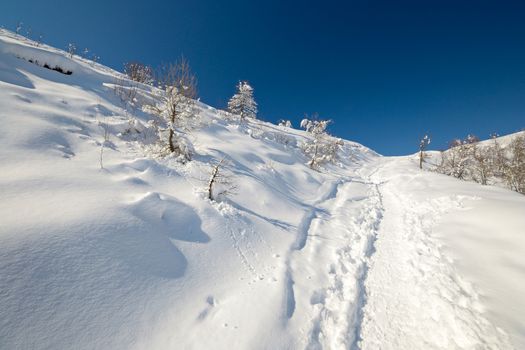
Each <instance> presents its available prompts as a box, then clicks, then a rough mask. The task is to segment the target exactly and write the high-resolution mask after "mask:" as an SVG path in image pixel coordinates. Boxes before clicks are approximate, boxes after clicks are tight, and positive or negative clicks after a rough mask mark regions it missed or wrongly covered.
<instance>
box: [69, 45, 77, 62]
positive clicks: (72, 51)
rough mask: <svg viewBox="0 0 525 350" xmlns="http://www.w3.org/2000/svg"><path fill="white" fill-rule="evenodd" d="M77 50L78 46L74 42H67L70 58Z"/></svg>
mask: <svg viewBox="0 0 525 350" xmlns="http://www.w3.org/2000/svg"><path fill="white" fill-rule="evenodd" d="M76 52H77V47H76V46H75V44H73V43H69V44H67V53H68V54H69V58H73V56H74V55H75V53H76Z"/></svg>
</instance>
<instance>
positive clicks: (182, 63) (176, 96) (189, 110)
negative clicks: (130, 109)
mask: <svg viewBox="0 0 525 350" xmlns="http://www.w3.org/2000/svg"><path fill="white" fill-rule="evenodd" d="M157 80H158V85H159V87H160V89H161V90H160V91H159V93H158V95H157V96H156V101H157V102H156V103H154V104H153V105H148V106H146V108H145V110H146V112H149V113H152V114H154V115H156V116H157V117H158V118H159V119H160V122H161V125H163V126H164V127H159V129H158V131H159V139H160V140H161V142H162V143H163V144H164V145H165V146H166V149H167V151H168V153H170V154H175V155H176V156H183V157H184V159H185V160H190V159H191V144H190V143H189V141H188V140H187V139H185V138H184V137H183V135H184V133H187V132H188V131H189V130H191V128H192V127H194V126H195V125H196V123H197V121H198V117H199V115H198V110H197V108H196V107H195V98H196V97H197V79H196V78H195V75H194V74H193V73H192V71H191V68H190V65H189V63H188V61H187V60H186V59H184V58H181V59H180V60H179V61H178V62H177V63H175V64H170V65H168V66H166V67H164V68H163V69H162V70H161V73H160V74H159V78H158V79H157Z"/></svg>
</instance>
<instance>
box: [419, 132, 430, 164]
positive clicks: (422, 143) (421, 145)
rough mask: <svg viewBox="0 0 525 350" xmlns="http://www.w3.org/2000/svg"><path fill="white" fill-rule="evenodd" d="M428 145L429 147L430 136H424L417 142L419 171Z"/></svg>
mask: <svg viewBox="0 0 525 350" xmlns="http://www.w3.org/2000/svg"><path fill="white" fill-rule="evenodd" d="M428 145H430V136H428V135H427V134H425V136H423V137H422V138H421V139H420V140H419V169H423V160H424V158H425V151H426V149H427V147H428Z"/></svg>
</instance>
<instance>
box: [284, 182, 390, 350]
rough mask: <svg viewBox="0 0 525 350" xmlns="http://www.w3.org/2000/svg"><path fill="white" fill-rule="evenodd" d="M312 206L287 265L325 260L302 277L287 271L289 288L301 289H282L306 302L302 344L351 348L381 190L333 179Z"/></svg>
mask: <svg viewBox="0 0 525 350" xmlns="http://www.w3.org/2000/svg"><path fill="white" fill-rule="evenodd" d="M314 208H316V209H314V210H312V212H311V213H309V214H307V216H306V217H305V218H306V220H307V224H306V225H305V224H304V222H303V229H304V232H306V234H305V239H304V242H303V244H300V245H296V246H295V247H294V248H295V251H294V252H293V253H292V257H291V263H290V266H291V269H292V270H294V267H295V269H297V267H298V265H302V264H308V263H313V264H316V261H327V262H328V263H327V265H326V266H324V268H323V267H321V269H319V272H318V275H317V276H306V278H305V276H298V275H297V273H294V272H291V273H290V276H289V278H290V279H291V283H289V285H290V287H291V288H294V285H295V284H298V285H301V287H300V288H295V289H297V292H294V291H293V290H292V291H290V292H288V293H294V294H295V293H298V294H299V293H301V294H302V298H303V299H304V298H305V297H306V298H307V299H308V301H309V305H308V306H307V308H308V310H307V313H308V314H309V317H308V318H309V319H310V322H309V324H307V325H304V326H303V329H302V333H303V334H305V335H306V339H305V347H306V348H308V349H320V348H327V349H338V348H347V349H348V348H354V347H355V345H356V342H357V340H358V339H359V330H360V327H359V325H360V320H361V318H362V312H361V308H362V306H363V305H364V303H365V300H366V296H365V289H364V281H365V279H366V274H367V270H368V261H369V259H370V257H371V255H372V254H373V253H374V241H375V239H376V233H377V230H378V228H379V225H380V222H381V219H382V212H383V207H382V198H381V194H380V192H379V190H378V186H377V184H375V183H373V182H370V181H369V180H368V179H363V178H362V177H356V178H350V179H346V180H345V181H339V182H337V183H335V186H334V187H333V188H332V189H331V190H329V191H328V192H327V194H326V195H324V196H322V199H321V200H319V201H318V202H317V204H316V205H314ZM300 234H301V232H300V233H299V235H300ZM312 272H313V271H312ZM301 279H303V281H300V280H301ZM304 289H307V290H304ZM292 295H293V294H292ZM294 304H295V301H294ZM302 304H305V303H304V302H303V303H302ZM304 311H305V310H301V312H304ZM288 316H289V317H293V313H289V314H288Z"/></svg>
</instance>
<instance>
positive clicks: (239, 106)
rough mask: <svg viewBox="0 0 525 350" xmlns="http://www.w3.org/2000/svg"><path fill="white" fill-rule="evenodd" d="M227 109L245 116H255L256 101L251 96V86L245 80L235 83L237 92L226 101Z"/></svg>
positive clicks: (242, 116)
mask: <svg viewBox="0 0 525 350" xmlns="http://www.w3.org/2000/svg"><path fill="white" fill-rule="evenodd" d="M228 111H229V112H230V113H232V114H236V115H239V116H240V117H241V121H244V120H245V118H254V119H255V118H257V102H255V99H254V98H253V88H252V87H251V86H250V84H248V82H246V81H241V82H239V84H238V85H237V93H236V94H235V95H233V96H232V98H231V99H230V101H228Z"/></svg>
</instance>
